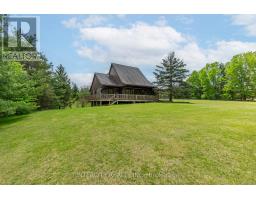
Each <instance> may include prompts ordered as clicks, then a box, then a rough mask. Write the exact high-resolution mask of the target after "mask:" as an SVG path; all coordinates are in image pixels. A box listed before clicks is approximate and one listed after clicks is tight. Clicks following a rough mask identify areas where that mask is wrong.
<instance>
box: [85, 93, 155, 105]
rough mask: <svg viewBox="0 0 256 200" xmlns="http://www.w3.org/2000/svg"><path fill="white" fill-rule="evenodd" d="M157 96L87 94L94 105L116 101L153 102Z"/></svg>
mask: <svg viewBox="0 0 256 200" xmlns="http://www.w3.org/2000/svg"><path fill="white" fill-rule="evenodd" d="M157 100H158V97H157V96H155V95H135V94H100V95H91V96H89V101H90V102H92V103H96V104H95V105H98V104H100V105H101V104H102V103H106V102H107V103H108V104H115V103H117V104H118V102H133V103H136V102H154V101H157Z"/></svg>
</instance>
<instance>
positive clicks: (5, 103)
mask: <svg viewBox="0 0 256 200" xmlns="http://www.w3.org/2000/svg"><path fill="white" fill-rule="evenodd" d="M16 108H17V106H16V103H15V102H13V101H10V100H3V99H0V117H4V116H9V115H14V114H15V113H16Z"/></svg>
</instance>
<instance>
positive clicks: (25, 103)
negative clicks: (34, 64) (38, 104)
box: [0, 61, 36, 116]
mask: <svg viewBox="0 0 256 200" xmlns="http://www.w3.org/2000/svg"><path fill="white" fill-rule="evenodd" d="M35 100H36V98H35V90H34V82H33V80H31V79H30V77H29V75H28V74H27V72H26V71H25V70H23V68H22V65H21V64H20V63H19V62H10V61H9V62H0V115H2V116H3V115H12V114H15V113H16V114H23V113H27V112H30V111H31V110H33V109H35V103H34V102H35Z"/></svg>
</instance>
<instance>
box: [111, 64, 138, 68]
mask: <svg viewBox="0 0 256 200" xmlns="http://www.w3.org/2000/svg"><path fill="white" fill-rule="evenodd" d="M111 66H117V67H129V68H135V69H139V68H138V67H134V66H130V65H124V64H119V63H111Z"/></svg>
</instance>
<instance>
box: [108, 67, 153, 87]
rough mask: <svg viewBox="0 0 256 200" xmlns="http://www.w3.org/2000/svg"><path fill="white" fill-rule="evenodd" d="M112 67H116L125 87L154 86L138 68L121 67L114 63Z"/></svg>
mask: <svg viewBox="0 0 256 200" xmlns="http://www.w3.org/2000/svg"><path fill="white" fill-rule="evenodd" d="M111 67H114V69H115V70H116V73H117V74H118V76H119V79H120V81H121V83H122V84H123V85H131V86H143V87H153V84H152V83H150V82H149V81H148V80H147V79H146V77H145V76H144V75H143V74H142V72H141V71H140V70H139V68H137V67H131V66H126V65H120V64H116V63H112V64H111Z"/></svg>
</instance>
